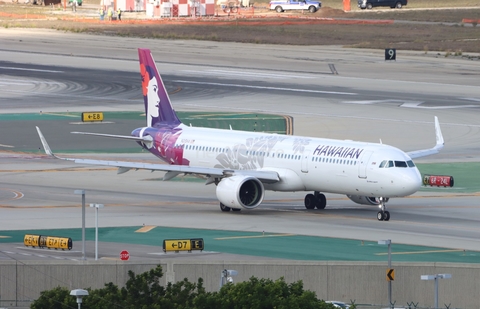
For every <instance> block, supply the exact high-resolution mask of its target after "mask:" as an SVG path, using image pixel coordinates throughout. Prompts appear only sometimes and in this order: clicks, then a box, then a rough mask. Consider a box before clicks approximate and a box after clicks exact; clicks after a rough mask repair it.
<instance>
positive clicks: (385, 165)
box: [378, 160, 415, 168]
mask: <svg viewBox="0 0 480 309" xmlns="http://www.w3.org/2000/svg"><path fill="white" fill-rule="evenodd" d="M378 167H379V168H389V167H403V168H405V167H415V163H413V161H412V160H409V161H406V162H405V161H392V160H390V161H387V160H383V161H382V162H381V163H380V165H379V166H378Z"/></svg>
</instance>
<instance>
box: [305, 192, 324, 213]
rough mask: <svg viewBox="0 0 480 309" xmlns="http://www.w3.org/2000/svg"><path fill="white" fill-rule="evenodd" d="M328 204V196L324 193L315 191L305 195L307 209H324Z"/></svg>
mask: <svg viewBox="0 0 480 309" xmlns="http://www.w3.org/2000/svg"><path fill="white" fill-rule="evenodd" d="M325 206H327V198H326V197H325V195H324V194H322V193H320V192H318V191H315V192H313V194H307V195H306V196H305V208H307V209H314V208H315V207H316V208H317V209H324V208H325Z"/></svg>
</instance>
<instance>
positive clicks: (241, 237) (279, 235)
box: [214, 234, 297, 240]
mask: <svg viewBox="0 0 480 309" xmlns="http://www.w3.org/2000/svg"><path fill="white" fill-rule="evenodd" d="M285 236H297V235H296V234H275V235H257V236H232V237H220V238H214V239H215V240H227V239H244V238H264V237H285Z"/></svg>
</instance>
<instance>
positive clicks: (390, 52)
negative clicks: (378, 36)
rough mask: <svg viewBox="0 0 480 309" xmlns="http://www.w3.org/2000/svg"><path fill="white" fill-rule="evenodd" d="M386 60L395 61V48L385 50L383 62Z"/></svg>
mask: <svg viewBox="0 0 480 309" xmlns="http://www.w3.org/2000/svg"><path fill="white" fill-rule="evenodd" d="M387 60H395V61H396V60H397V50H396V49H395V48H387V49H385V61H387Z"/></svg>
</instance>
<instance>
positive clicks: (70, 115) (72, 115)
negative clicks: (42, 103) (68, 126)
mask: <svg viewBox="0 0 480 309" xmlns="http://www.w3.org/2000/svg"><path fill="white" fill-rule="evenodd" d="M40 114H41V115H51V116H61V117H72V118H73V117H75V118H80V114H78V115H74V114H60V113H43V112H42V113H40Z"/></svg>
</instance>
